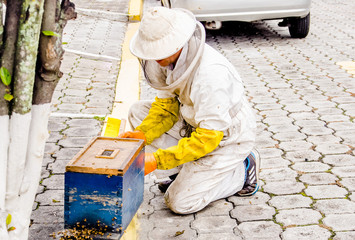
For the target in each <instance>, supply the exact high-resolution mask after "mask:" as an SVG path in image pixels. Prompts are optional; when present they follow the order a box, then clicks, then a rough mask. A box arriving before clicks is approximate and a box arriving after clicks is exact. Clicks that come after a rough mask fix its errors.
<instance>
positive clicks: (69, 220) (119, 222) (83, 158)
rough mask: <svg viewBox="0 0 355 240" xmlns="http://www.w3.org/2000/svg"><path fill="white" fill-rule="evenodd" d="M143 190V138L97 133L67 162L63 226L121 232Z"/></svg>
mask: <svg viewBox="0 0 355 240" xmlns="http://www.w3.org/2000/svg"><path fill="white" fill-rule="evenodd" d="M143 190H144V144H143V141H142V140H136V139H120V138H109V137H96V138H94V139H92V140H91V141H90V142H89V143H88V144H87V146H86V147H84V148H83V149H82V150H81V151H80V152H79V153H78V154H77V155H76V156H75V157H74V158H73V159H72V160H71V161H70V162H69V163H68V164H67V166H66V172H65V205H64V208H65V212H64V218H65V228H66V229H69V228H74V227H75V226H76V225H77V224H78V223H80V225H81V226H82V225H85V226H87V227H88V228H89V227H90V228H91V227H96V226H98V225H100V226H101V227H102V226H105V228H107V231H109V232H113V233H122V232H123V230H125V229H126V228H127V226H128V225H129V223H130V221H131V219H132V218H133V216H134V215H135V213H136V212H137V210H138V208H139V206H140V205H141V203H142V202H143ZM106 226H107V227H106Z"/></svg>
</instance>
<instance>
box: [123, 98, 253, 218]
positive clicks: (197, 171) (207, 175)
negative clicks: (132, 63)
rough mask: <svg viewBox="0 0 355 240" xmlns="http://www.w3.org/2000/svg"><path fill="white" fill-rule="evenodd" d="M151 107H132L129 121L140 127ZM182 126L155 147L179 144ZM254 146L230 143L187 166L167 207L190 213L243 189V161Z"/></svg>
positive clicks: (173, 186)
mask: <svg viewBox="0 0 355 240" xmlns="http://www.w3.org/2000/svg"><path fill="white" fill-rule="evenodd" d="M151 104H152V101H139V102H137V103H136V104H134V105H133V106H132V107H131V110H130V114H129V118H128V120H129V123H130V124H131V126H132V128H135V127H137V126H138V125H139V124H140V123H141V122H142V121H143V119H144V118H145V117H146V116H147V114H148V112H149V109H150V108H151ZM181 126H182V120H181V119H179V121H178V122H177V123H176V124H175V125H174V126H173V128H172V129H170V130H169V131H168V132H167V133H166V134H163V135H162V136H161V137H160V138H158V139H155V140H154V141H153V143H152V145H153V146H154V147H156V148H162V149H165V148H167V147H170V146H174V145H177V143H178V141H179V139H181V136H180V135H179V131H180V129H181ZM253 146H254V141H244V142H243V143H240V144H229V145H226V146H223V147H218V148H217V149H216V150H214V151H213V152H212V153H210V154H208V155H206V156H204V157H202V158H200V159H199V160H197V161H193V162H188V163H185V164H183V165H182V166H181V170H180V172H179V174H178V176H177V178H176V179H175V180H174V182H173V183H172V184H171V185H170V187H169V188H168V190H167V192H166V194H165V196H164V198H165V201H166V204H167V206H168V207H169V208H170V209H171V210H172V211H174V212H175V213H179V214H189V213H193V212H197V211H199V210H201V209H203V208H204V207H206V206H207V205H208V204H209V203H211V202H213V201H215V200H218V199H221V198H225V197H228V196H231V195H233V194H234V193H236V192H237V191H239V190H241V189H242V187H243V185H244V178H245V167H244V164H243V161H244V159H245V158H246V157H247V156H248V155H249V153H250V151H251V150H252V148H253ZM160 171H161V172H165V170H160ZM158 172H159V170H156V171H155V173H158ZM176 172H178V170H176V171H175V172H171V171H170V172H169V175H172V173H176Z"/></svg>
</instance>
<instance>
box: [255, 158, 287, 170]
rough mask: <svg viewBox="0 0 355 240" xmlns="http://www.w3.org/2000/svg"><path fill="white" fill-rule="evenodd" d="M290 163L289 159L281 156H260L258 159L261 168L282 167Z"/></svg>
mask: <svg viewBox="0 0 355 240" xmlns="http://www.w3.org/2000/svg"><path fill="white" fill-rule="evenodd" d="M290 164H291V162H290V161H288V160H285V159H283V158H280V157H279V158H262V159H261V161H260V168H261V169H268V168H284V167H287V166H289V165H290Z"/></svg>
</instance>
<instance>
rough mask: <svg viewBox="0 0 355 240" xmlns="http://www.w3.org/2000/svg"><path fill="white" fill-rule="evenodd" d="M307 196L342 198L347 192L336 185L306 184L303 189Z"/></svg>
mask: <svg viewBox="0 0 355 240" xmlns="http://www.w3.org/2000/svg"><path fill="white" fill-rule="evenodd" d="M305 193H306V194H307V195H308V196H311V197H313V198H314V199H324V198H344V197H345V195H347V194H348V192H347V191H346V190H345V189H344V188H341V187H339V186H336V185H315V186H308V187H307V189H306V190H305Z"/></svg>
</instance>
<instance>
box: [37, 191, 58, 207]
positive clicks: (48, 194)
mask: <svg viewBox="0 0 355 240" xmlns="http://www.w3.org/2000/svg"><path fill="white" fill-rule="evenodd" d="M35 201H36V202H38V203H39V205H40V206H64V192H63V191H62V190H46V191H44V192H43V193H41V194H38V195H37V196H36V200H35Z"/></svg>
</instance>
